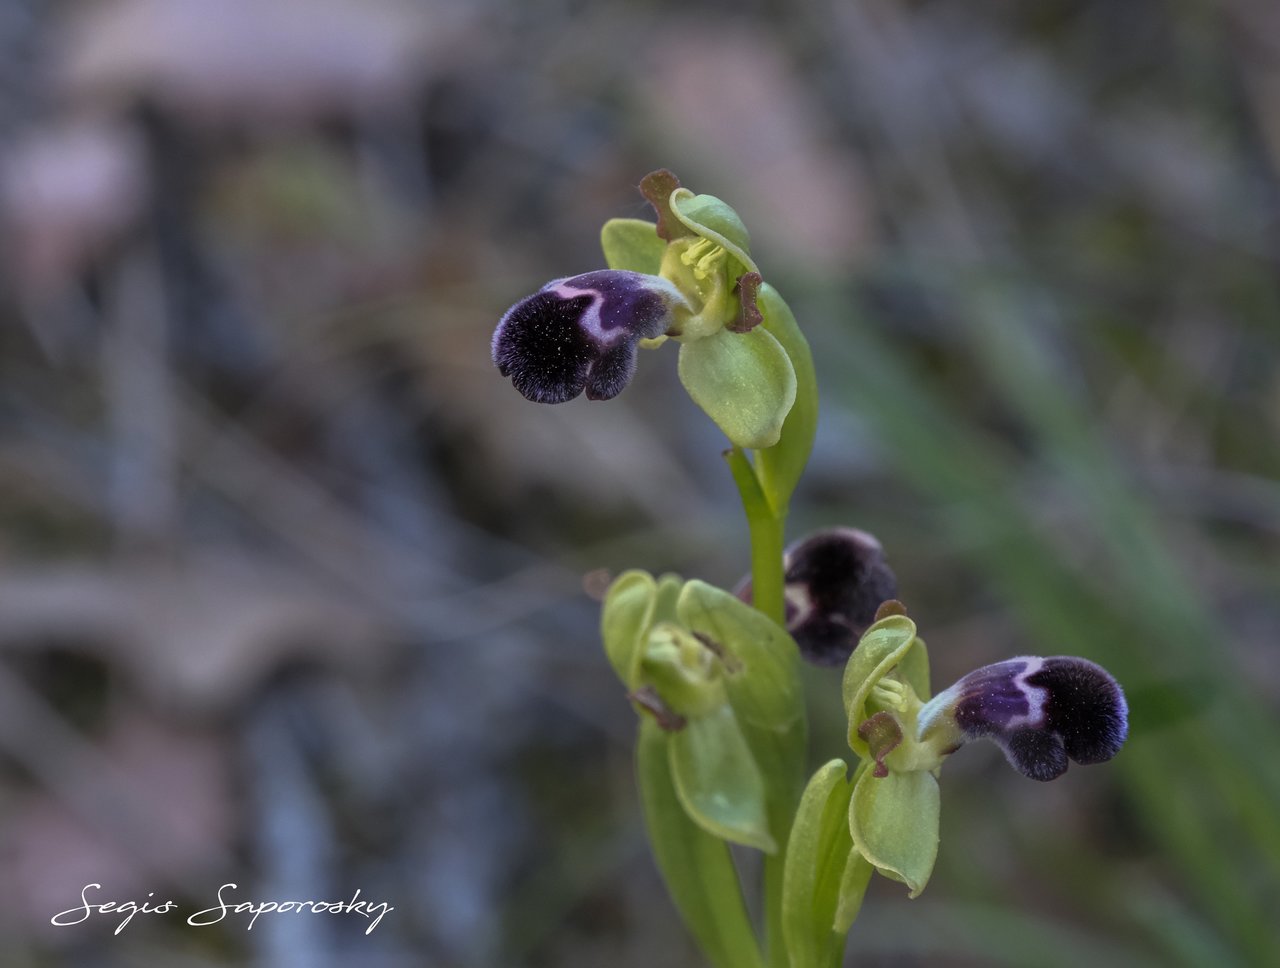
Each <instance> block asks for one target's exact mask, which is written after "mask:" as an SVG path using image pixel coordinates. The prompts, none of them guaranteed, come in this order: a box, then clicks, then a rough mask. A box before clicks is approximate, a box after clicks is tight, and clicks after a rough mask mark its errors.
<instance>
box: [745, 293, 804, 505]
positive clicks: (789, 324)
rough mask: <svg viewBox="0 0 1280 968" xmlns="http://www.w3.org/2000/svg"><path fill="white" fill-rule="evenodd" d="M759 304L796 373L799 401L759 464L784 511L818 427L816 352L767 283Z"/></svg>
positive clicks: (771, 495) (766, 485)
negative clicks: (814, 359)
mask: <svg viewBox="0 0 1280 968" xmlns="http://www.w3.org/2000/svg"><path fill="white" fill-rule="evenodd" d="M756 305H757V306H759V307H760V311H761V312H762V313H763V314H764V323H763V326H764V328H765V329H766V330H768V331H769V332H770V333H771V334H772V335H773V337H774V338H775V339H776V340H777V341H778V342H779V343H780V344H782V348H783V349H784V350H785V351H786V354H787V357H788V358H789V359H790V360H791V366H792V369H793V370H794V371H795V375H796V402H795V405H794V406H792V408H791V410H790V411H789V412H788V413H787V419H786V421H785V422H784V423H783V425H782V435H781V437H780V438H779V439H778V442H777V443H776V444H774V445H773V446H772V447H769V448H767V449H765V450H762V451H760V456H759V459H758V461H757V463H756V467H757V468H758V473H759V476H760V485H761V487H762V488H763V489H764V493H765V497H767V498H768V499H769V505H770V506H771V507H772V508H773V510H774V511H775V512H779V513H780V512H783V511H785V510H786V508H787V504H788V502H789V501H790V500H791V492H792V491H794V490H795V487H796V483H797V482H798V481H799V480H800V475H801V474H803V473H804V468H805V465H806V464H807V463H808V461H809V453H810V451H812V450H813V437H814V434H815V433H816V431H817V427H818V378H817V376H816V374H815V373H814V370H813V354H812V353H811V352H810V351H809V344H808V342H807V341H806V340H805V338H804V334H803V333H802V332H800V327H799V326H798V325H797V323H796V318H795V316H794V315H792V313H791V309H790V307H789V306H787V304H786V303H785V302H784V301H783V299H782V297H781V296H780V295H778V290H776V289H774V288H773V286H771V285H769V284H768V283H767V282H766V283H764V284H763V285H762V286H761V287H760V293H759V295H758V296H757V298H756Z"/></svg>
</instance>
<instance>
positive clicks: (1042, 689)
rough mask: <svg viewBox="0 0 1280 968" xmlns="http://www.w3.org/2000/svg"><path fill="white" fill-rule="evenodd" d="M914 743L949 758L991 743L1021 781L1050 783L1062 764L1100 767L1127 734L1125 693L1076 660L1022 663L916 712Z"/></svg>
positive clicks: (1002, 667)
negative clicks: (934, 747) (973, 743)
mask: <svg viewBox="0 0 1280 968" xmlns="http://www.w3.org/2000/svg"><path fill="white" fill-rule="evenodd" d="M916 722H917V735H918V737H919V740H920V741H922V742H931V743H932V744H937V743H939V742H941V743H943V744H945V745H946V746H947V748H946V749H945V750H944V751H943V752H947V753H949V752H952V751H953V750H954V749H957V748H959V747H960V746H961V745H963V744H964V743H966V742H968V741H969V740H973V739H990V740H992V741H993V742H995V743H996V744H997V745H998V746H1000V748H1001V749H1003V750H1004V754H1005V756H1006V757H1007V758H1008V760H1009V762H1010V763H1011V764H1012V765H1013V768H1014V769H1016V770H1017V771H1018V772H1019V773H1021V774H1023V775H1024V776H1029V777H1031V779H1033V780H1052V779H1054V778H1056V777H1059V776H1061V775H1062V774H1063V773H1065V772H1066V770H1067V761H1068V760H1075V761H1076V762H1077V763H1082V764H1087V763H1102V762H1105V761H1106V760H1109V759H1111V758H1112V757H1113V756H1115V755H1116V753H1118V752H1119V751H1120V747H1121V746H1122V745H1124V741H1125V739H1126V737H1127V736H1128V734H1129V707H1128V704H1127V703H1126V702H1125V698H1124V692H1123V691H1122V690H1121V688H1120V685H1119V683H1117V682H1116V680H1115V679H1114V678H1112V676H1111V674H1110V673H1109V672H1107V671H1106V670H1105V669H1103V668H1102V667H1101V666H1099V665H1095V664H1094V663H1092V662H1089V661H1088V660H1086V659H1079V658H1075V657H1074V656H1053V657H1051V658H1047V659H1044V658H1039V657H1037V656H1021V657H1019V658H1016V659H1009V660H1007V661H1005V662H997V663H995V664H994V665H989V666H983V667H982V668H981V669H977V670H975V671H973V672H971V673H969V674H968V675H967V676H965V677H964V678H963V679H961V680H960V681H959V682H957V683H956V684H955V685H953V686H951V687H950V688H949V689H946V690H944V691H943V692H940V693H938V695H936V696H934V697H933V699H931V700H930V701H929V702H927V703H925V705H924V706H923V707H922V708H921V709H920V713H919V715H918V717H917V720H916Z"/></svg>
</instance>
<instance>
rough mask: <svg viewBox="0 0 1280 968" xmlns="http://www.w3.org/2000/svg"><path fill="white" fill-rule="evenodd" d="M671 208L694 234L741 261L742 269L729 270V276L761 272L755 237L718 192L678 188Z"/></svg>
mask: <svg viewBox="0 0 1280 968" xmlns="http://www.w3.org/2000/svg"><path fill="white" fill-rule="evenodd" d="M670 204H671V211H672V212H673V213H674V214H675V217H676V218H678V219H679V220H680V221H681V222H682V223H684V225H685V226H686V227H687V228H689V229H690V230H692V231H693V232H694V234H696V235H700V236H702V237H703V238H704V239H710V240H711V241H712V242H715V243H716V244H717V245H720V246H723V248H724V250H725V251H726V252H728V253H729V256H730V257H731V258H732V259H734V260H736V261H737V262H738V266H739V268H737V270H736V271H734V269H730V270H729V277H730V278H731V279H736V278H738V276H740V275H742V273H744V272H759V271H760V270H759V268H757V266H756V264H755V262H753V261H752V259H751V254H750V252H751V236H750V234H749V233H748V232H747V227H746V226H745V225H743V224H742V219H741V218H739V217H738V213H737V212H735V211H734V210H733V209H732V208H731V207H730V206H728V205H726V204H725V203H724V202H723V201H721V200H720V199H718V198H716V197H715V196H714V195H695V194H694V193H693V192H691V191H689V189H687V188H677V189H676V190H675V191H673V192H672V193H671V201H670Z"/></svg>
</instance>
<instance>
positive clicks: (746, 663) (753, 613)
mask: <svg viewBox="0 0 1280 968" xmlns="http://www.w3.org/2000/svg"><path fill="white" fill-rule="evenodd" d="M676 620H677V621H678V622H679V623H680V624H681V625H683V626H684V627H685V628H687V629H688V630H689V631H691V632H693V633H694V634H696V635H700V636H702V637H703V639H704V640H705V641H708V642H710V644H711V648H712V649H715V650H720V651H721V653H722V660H723V662H724V667H725V678H724V683H725V689H726V691H727V692H728V695H729V701H730V702H731V703H732V704H733V707H734V709H735V710H737V713H738V716H739V717H740V718H741V719H742V720H744V721H745V722H750V723H753V724H756V725H758V726H761V727H763V728H765V729H772V730H776V731H782V730H785V729H787V728H788V727H790V726H791V725H792V724H793V723H794V722H795V721H796V720H797V719H803V718H804V715H805V710H804V688H803V686H802V685H801V682H800V650H799V649H798V648H797V647H796V644H795V642H794V641H793V640H792V638H791V636H790V635H788V634H787V632H786V630H785V629H783V628H781V627H779V626H778V624H777V623H776V622H773V621H772V620H771V619H769V617H768V616H766V615H764V614H762V613H761V612H759V611H757V610H756V609H754V608H752V607H751V606H750V605H748V604H747V603H746V602H744V601H742V600H741V599H740V598H738V597H737V596H736V595H732V594H730V593H729V592H726V591H725V590H724V589H721V588H716V587H715V586H714V585H708V584H707V583H706V582H704V581H699V580H698V579H696V578H695V579H691V580H690V581H688V582H686V583H685V586H684V588H683V589H681V591H680V597H679V599H677V601H676Z"/></svg>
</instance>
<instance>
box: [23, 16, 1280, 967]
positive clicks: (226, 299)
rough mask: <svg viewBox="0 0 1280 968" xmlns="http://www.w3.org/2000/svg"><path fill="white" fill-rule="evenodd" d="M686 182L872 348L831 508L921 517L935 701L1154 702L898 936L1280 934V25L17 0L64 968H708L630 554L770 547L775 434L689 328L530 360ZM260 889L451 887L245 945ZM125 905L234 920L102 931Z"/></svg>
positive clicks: (26, 320)
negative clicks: (743, 487)
mask: <svg viewBox="0 0 1280 968" xmlns="http://www.w3.org/2000/svg"><path fill="white" fill-rule="evenodd" d="M656 167H669V168H671V169H673V170H674V171H676V172H677V173H678V174H679V175H680V177H681V179H682V180H683V181H684V183H685V184H686V185H689V186H692V187H693V188H694V190H695V191H706V192H711V193H714V194H717V195H720V196H721V197H723V198H724V199H726V200H727V201H728V202H729V203H730V204H732V205H734V206H736V207H737V209H738V210H739V212H740V213H741V214H742V216H743V218H744V220H745V221H746V223H747V225H748V226H749V227H751V228H752V229H753V230H754V232H755V239H754V245H753V250H754V253H755V255H756V257H757V259H758V261H759V262H760V264H761V266H762V267H763V269H764V272H765V276H766V278H767V279H769V280H770V281H772V282H773V283H774V284H775V285H777V286H778V288H779V289H780V290H781V291H782V292H783V293H784V294H785V295H786V297H787V298H788V300H789V301H790V303H791V305H792V306H793V308H794V309H795V310H796V314H797V316H798V318H799V319H800V321H801V325H802V326H803V327H804V328H805V330H806V332H807V334H808V337H809V339H810V341H811V342H812V344H813V347H814V350H815V355H816V358H817V364H818V373H819V379H820V386H821V392H822V396H823V409H822V424H821V428H820V432H819V440H818V445H817V449H816V452H815V454H814V457H813V461H812V464H811V466H810V471H809V474H808V475H807V477H806V478H805V481H804V482H803V483H802V485H801V489H800V491H799V493H798V495H797V498H796V501H795V504H794V505H793V515H792V517H793V520H792V522H791V528H790V533H791V536H792V537H798V536H799V535H801V534H803V533H804V532H805V531H807V530H810V529H812V528H815V527H819V526H823V525H829V524H849V525H854V526H857V527H860V528H864V529H866V530H869V531H871V532H873V533H875V534H876V535H878V536H879V538H880V539H881V540H882V542H883V543H884V545H885V547H886V549H887V551H888V555H889V559H890V562H891V564H892V565H893V567H894V568H895V569H896V571H897V573H898V576H899V580H900V586H901V594H902V597H903V599H904V600H905V601H906V602H907V603H908V604H909V606H910V608H911V612H912V615H913V616H914V617H915V618H916V620H917V622H918V623H919V624H920V627H921V630H922V632H923V634H924V635H925V636H926V638H927V639H928V641H929V643H930V645H931V646H932V649H931V652H932V656H933V664H934V682H935V687H937V688H941V687H942V686H945V685H946V684H947V683H949V682H951V681H953V680H954V679H955V678H958V677H959V676H960V675H962V674H963V673H964V672H966V671H968V670H970V669H972V668H974V667H976V666H978V665H982V664H985V663H987V662H992V661H996V660H998V659H1001V658H1005V657H1009V656H1012V655H1018V654H1026V653H1036V654H1045V655H1051V654H1057V653H1068V654H1078V655H1083V656H1086V657H1088V658H1090V659H1093V660H1095V661H1097V662H1100V663H1102V664H1104V665H1105V666H1107V667H1108V668H1109V669H1111V670H1112V671H1113V672H1114V673H1115V674H1116V675H1117V676H1118V677H1119V678H1120V680H1121V681H1122V682H1123V683H1124V685H1125V687H1126V689H1127V690H1128V694H1129V698H1130V703H1131V706H1132V710H1133V730H1132V738H1131V739H1130V742H1129V744H1128V745H1127V746H1126V748H1125V749H1124V751H1123V752H1122V753H1121V755H1120V756H1119V757H1118V758H1117V759H1116V760H1115V761H1114V762H1113V763H1111V764H1109V765H1108V766H1105V767H1096V768H1073V769H1072V770H1071V771H1070V772H1069V773H1068V774H1067V775H1066V776H1065V777H1064V778H1062V779H1060V780H1058V781H1057V782H1054V783H1052V784H1047V785H1041V784H1036V783H1032V782H1030V781H1028V780H1026V779H1024V778H1023V777H1021V776H1019V775H1017V774H1016V773H1014V772H1013V771H1012V770H1010V769H1009V768H1008V767H1007V766H1006V765H1005V763H1004V762H1003V758H1002V757H1001V756H1000V754H999V752H998V751H997V750H996V749H995V748H993V747H990V746H978V747H975V748H973V749H969V750H966V751H965V752H964V753H963V754H961V755H959V756H957V757H955V758H954V759H953V760H952V761H950V762H949V763H948V765H947V768H946V771H945V775H944V777H943V791H944V796H943V800H944V807H943V831H942V848H941V852H940V856H939V861H938V867H937V871H936V873H935V875H934V879H933V881H932V883H931V884H930V886H929V889H928V891H927V892H926V894H925V895H924V896H923V897H922V898H921V899H919V900H917V901H913V902H908V901H907V900H906V897H905V892H904V891H903V890H902V889H901V887H900V886H899V885H895V884H892V883H889V882H887V881H883V880H877V881H876V882H875V883H874V884H873V888H872V890H871V892H870V894H869V896H868V900H867V903H866V906H865V908H864V910H863V913H862V916H861V918H860V920H859V921H858V923H857V925H856V926H855V929H854V932H853V935H852V937H851V940H850V945H849V963H850V964H858V965H908V966H910V965H961V966H963V965H975V966H981V965H1027V966H1040V965H1063V966H1078V965H1081V964H1090V965H1094V966H1098V968H1102V966H1110V965H1116V966H1121V965H1123V966H1133V965H1215V966H1216V965H1274V964H1280V938H1278V937H1277V928H1276V915H1277V912H1280V822H1277V816H1278V815H1280V721H1278V718H1280V717H1278V715H1277V713H1278V707H1280V662H1277V656H1276V638H1277V631H1278V630H1280V596H1278V595H1277V588H1278V586H1280V561H1278V559H1277V553H1278V552H1280V482H1278V481H1277V475H1280V352H1278V351H1280V286H1278V285H1277V281H1278V279H1277V269H1278V268H1280V178H1278V176H1280V6H1277V5H1276V4H1275V3H1274V2H1272V0H1222V2H1219V3H1213V2H1208V0H1182V2H1164V3H1161V2H1155V0H1130V2H1127V3H1124V4H1116V3H1110V2H1105V0H1040V2H1037V3H1034V4H1011V3H1001V4H972V3H965V2H959V0H928V2H901V0H858V2H842V0H801V2H793V3H785V4H784V3H780V2H763V0H760V2H752V0H746V2H741V0H740V2H738V3H734V4H727V3H725V4H697V3H674V2H661V0H653V2H645V3H631V4H626V5H623V4H609V3H601V4H588V3H582V2H569V0H566V2H538V3H529V4H524V3H519V2H516V0H475V2H471V3H462V2H455V3H450V2H448V0H3V3H0V238H2V242H0V244H2V246H3V249H2V253H3V254H2V257H0V960H2V961H3V963H4V964H5V965H6V966H10V965H12V966H43V965H91V966H104V968H115V966H134V965H166V966H177V968H195V966H209V965H240V964H245V965H273V966H274V965H279V966H327V965H335V966H336V965H345V964H351V963H353V962H354V959H358V963H359V964H362V965H371V966H397V968H398V966H420V965H430V966H448V968H452V966H458V968H473V966H502V968H523V966H529V968H539V966H565V968H575V966H591V968H595V966H601V965H613V966H622V968H625V966H635V968H639V966H652V965H664V966H694V965H697V964H698V958H697V955H696V953H695V952H694V951H693V950H692V949H691V947H690V944H689V942H688V941H687V940H686V938H685V936H684V933H683V931H682V929H681V928H680V926H679V924H678V922H677V920H676V917H675V914H674V912H673V910H672V908H671V907H670V905H669V902H668V901H667V900H666V897H665V894H664V892H663V890H662V888H661V885H660V883H659V881H658V879H657V876H656V874H655V872H654V870H653V867H652V864H651V862H650V860H649V857H648V853H647V848H646V845H645V841H644V837H643V832H642V829H641V822H640V817H639V815H638V809H637V804H636V799H635V795H634V789H633V783H632V778H631V774H630V770H631V760H630V758H631V741H632V736H633V725H634V724H633V713H632V712H631V710H630V708H629V707H628V705H627V703H626V702H625V701H624V698H623V696H622V694H621V692H620V690H619V688H618V685H617V683H616V681H615V680H614V678H613V676H612V673H611V672H610V670H609V668H608V666H607V664H606V663H605V661H604V658H603V655H602V653H601V650H600V647H599V643H598V639H597V628H596V622H597V617H596V616H597V607H598V606H597V604H596V603H595V602H594V601H592V600H591V598H590V596H589V595H588V594H587V593H586V592H585V591H584V588H585V587H589V586H591V585H592V584H593V582H592V581H588V582H586V584H585V585H584V576H586V575H592V574H594V575H595V576H596V578H597V579H598V576H599V571H598V570H600V569H604V570H607V571H609V572H615V573H616V572H617V571H619V570H621V569H623V568H626V567H643V568H647V569H649V570H652V571H655V572H658V571H663V570H676V571H679V572H681V573H683V574H685V575H688V576H698V577H702V578H705V579H707V580H710V581H712V582H715V583H718V584H721V585H732V584H733V583H734V582H735V581H736V580H737V579H738V578H739V576H740V575H741V574H742V573H744V572H745V571H746V569H747V544H746V537H745V527H744V524H743V521H742V519H741V512H740V509H739V508H738V506H737V499H736V495H735V492H734V489H733V486H732V483H731V481H730V478H729V475H728V472H727V470H726V468H725V467H724V466H723V463H722V461H721V459H720V456H719V455H720V451H721V449H722V447H723V445H724V442H723V440H722V439H720V437H719V436H718V433H717V431H716V430H715V428H714V427H713V426H712V425H711V423H710V422H709V421H708V420H707V419H705V417H703V416H702V414H701V413H700V412H699V411H697V410H696V408H694V407H693V405H692V404H691V403H689V402H688V401H687V399H685V398H684V395H683V393H682V392H681V390H680V388H679V384H678V381H677V380H676V378H675V365H674V350H673V349H672V348H671V347H665V348H664V349H662V350H660V351H658V352H656V353H646V354H643V355H642V359H641V367H640V372H639V374H638V376H637V378H636V380H635V381H634V382H633V384H632V385H631V386H630V387H629V388H628V389H627V391H626V392H625V393H624V394H623V395H622V396H621V397H619V398H618V399H617V400H615V401H613V402H611V403H608V404H595V403H589V402H587V401H585V400H577V401H574V402H572V403H569V404H566V405H563V406H558V407H542V406H536V405H534V404H530V403H527V402H526V401H524V400H523V399H522V398H521V397H520V396H519V395H518V394H517V393H516V392H515V391H514V390H513V389H512V387H511V386H510V384H509V383H508V382H507V381H505V380H503V379H501V378H500V377H499V376H498V374H497V373H496V371H495V370H494V369H493V367H492V365H491V363H490V361H489V339H490V335H491V333H492V329H493V326H494V324H495V323H496V321H497V319H498V318H499V316H500V315H501V313H502V312H503V311H504V310H505V309H506V308H507V307H508V306H509V305H510V304H511V303H512V302H514V301H515V300H516V299H518V298H520V297H521V296H523V295H525V294H526V293H529V292H532V291H533V290H535V289H536V288H538V287H539V286H540V285H541V284H542V283H543V282H544V281H546V280H547V279H550V278H552V277H556V276H564V275H570V274H574V273H578V272H584V271H588V270H590V269H594V268H599V267H601V265H602V258H601V256H600V254H599V250H598V229H599V226H600V224H601V223H602V222H603V221H604V220H605V219H606V218H608V217H611V216H615V215H617V216H639V217H648V214H649V213H648V211H647V209H646V206H645V205H644V203H643V202H642V200H641V199H640V197H639V195H638V193H637V192H636V191H635V188H634V186H635V184H636V183H637V182H638V181H639V179H640V177H641V176H642V175H643V174H644V173H645V172H647V171H649V170H651V169H653V168H656ZM808 686H809V695H810V701H811V705H812V707H813V709H814V719H815V728H814V736H813V741H812V755H813V757H814V761H815V763H817V762H821V761H824V760H826V759H828V758H830V757H831V756H836V755H842V753H847V750H845V747H844V743H843V740H842V736H843V730H844V723H843V719H842V711H841V709H840V707H839V701H838V700H839V686H838V677H837V676H834V675H832V674H830V673H822V672H819V671H818V670H812V674H811V675H810V676H809V677H808ZM229 882H234V883H236V884H237V885H239V889H238V891H237V892H236V893H235V895H234V899H235V900H256V901H259V902H261V901H268V900H287V899H291V898H292V899H297V898H302V899H314V900H345V899H348V898H350V896H351V895H352V893H353V892H354V891H355V890H356V889H357V888H359V889H360V890H361V892H362V895H361V896H362V897H363V898H365V899H368V900H372V901H375V902H377V901H387V902H388V903H390V904H392V905H394V907H395V911H394V912H392V913H391V914H389V915H387V916H386V917H385V918H384V919H383V921H382V923H381V924H380V925H379V926H378V927H377V928H376V930H374V931H373V932H372V933H371V934H369V935H367V936H366V935H365V934H364V933H363V932H364V929H365V927H366V922H365V921H364V919H362V918H359V917H356V916H350V917H322V916H311V915H304V916H297V915H295V916H282V915H281V916H264V917H263V918H261V919H259V921H258V922H257V924H256V925H255V926H254V928H253V930H252V931H246V930H245V926H246V923H247V918H246V916H243V915H242V916H233V917H231V918H229V919H228V920H227V921H226V922H224V923H222V924H219V925H217V926H214V927H206V928H199V929H197V928H191V927H188V926H187V925H186V924H185V923H184V921H185V917H186V915H187V914H190V913H192V912H194V911H197V910H200V909H201V908H205V907H209V906H213V905H215V904H216V902H217V898H216V891H217V888H218V886H219V885H221V884H224V883H229ZM89 883H101V884H103V890H102V892H101V893H100V895H98V897H97V899H98V900H116V901H126V900H134V901H137V902H142V901H144V900H147V899H148V898H149V899H150V900H151V902H152V903H153V904H158V903H160V902H161V901H163V900H166V899H173V900H175V902H176V903H177V904H178V905H179V907H180V912H179V913H175V914H171V915H168V916H159V915H138V916H136V917H135V918H134V919H133V921H132V922H131V923H129V924H128V925H127V926H126V927H125V928H124V929H123V930H122V931H121V932H120V933H119V934H118V935H113V934H112V931H114V930H115V927H116V925H117V923H118V921H119V918H118V917H115V916H106V915H103V916H95V917H94V918H93V920H92V922H91V923H90V924H84V925H79V926H76V927H70V928H58V927H54V926H52V925H51V924H50V918H51V917H52V916H53V915H54V914H56V913H58V912H60V911H63V910H66V909H71V908H75V907H78V906H79V904H80V891H81V888H83V887H84V885H86V884H89Z"/></svg>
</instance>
